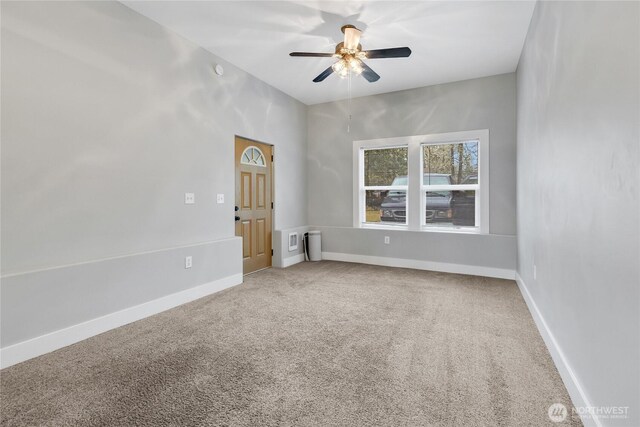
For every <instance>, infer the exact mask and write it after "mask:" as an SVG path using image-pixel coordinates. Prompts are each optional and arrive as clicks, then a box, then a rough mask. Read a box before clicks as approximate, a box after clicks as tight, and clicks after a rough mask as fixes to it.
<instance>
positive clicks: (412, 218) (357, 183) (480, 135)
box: [353, 129, 489, 234]
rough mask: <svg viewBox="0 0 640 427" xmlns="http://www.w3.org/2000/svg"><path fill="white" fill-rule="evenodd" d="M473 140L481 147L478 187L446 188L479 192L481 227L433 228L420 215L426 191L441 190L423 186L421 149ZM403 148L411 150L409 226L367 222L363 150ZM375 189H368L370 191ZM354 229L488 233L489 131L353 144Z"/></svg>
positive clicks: (477, 221) (374, 140) (408, 198)
mask: <svg viewBox="0 0 640 427" xmlns="http://www.w3.org/2000/svg"><path fill="white" fill-rule="evenodd" d="M472 140H477V141H478V145H479V147H478V184H469V185H466V184H465V185H456V186H446V190H447V191H451V190H452V189H454V188H452V187H455V190H475V191H476V224H478V226H477V227H461V228H453V227H451V228H449V227H446V228H445V227H430V226H428V225H427V224H425V223H424V214H422V215H421V214H420V213H421V212H423V213H424V211H425V208H426V207H425V203H426V201H425V199H426V198H425V197H424V194H425V193H426V191H427V190H426V188H428V189H429V191H434V189H438V187H435V186H425V185H423V179H422V176H423V155H422V146H423V145H435V144H448V143H456V142H465V141H472ZM404 146H406V147H408V162H409V164H408V165H407V169H408V174H407V224H406V225H392V224H374V223H366V222H365V220H366V206H365V194H366V193H365V186H364V150H365V149H376V148H377V149H381V148H397V147H404ZM403 187H404V186H403ZM467 187H468V188H467ZM472 187H473V188H472ZM376 188H377V187H376ZM376 188H374V187H366V189H367V190H371V189H376ZM390 188H392V187H385V189H390ZM393 188H395V187H393ZM443 189H444V187H443ZM418 194H419V195H421V197H412V195H418ZM478 202H479V203H478ZM353 226H354V227H355V228H387V229H398V228H400V229H405V230H410V231H428V232H431V231H433V232H442V233H476V234H489V130H488V129H479V130H470V131H461V132H447V133H438V134H430V135H415V136H404V137H398V138H381V139H369V140H361V141H353Z"/></svg>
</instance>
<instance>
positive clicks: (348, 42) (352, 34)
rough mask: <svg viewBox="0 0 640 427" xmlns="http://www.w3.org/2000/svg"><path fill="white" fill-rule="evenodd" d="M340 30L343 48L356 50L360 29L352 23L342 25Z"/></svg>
mask: <svg viewBox="0 0 640 427" xmlns="http://www.w3.org/2000/svg"><path fill="white" fill-rule="evenodd" d="M342 31H343V32H344V48H345V49H350V50H357V49H358V44H360V34H362V31H360V30H359V29H357V28H356V27H354V26H353V25H345V26H344V27H342Z"/></svg>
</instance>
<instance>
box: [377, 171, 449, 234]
mask: <svg viewBox="0 0 640 427" xmlns="http://www.w3.org/2000/svg"><path fill="white" fill-rule="evenodd" d="M423 179H424V184H429V185H450V184H451V175H448V174H442V173H428V174H427V173H426V174H424V177H423ZM391 185H407V177H406V175H405V176H397V177H395V179H394V180H393V182H392V183H391ZM426 202H427V203H426V212H425V216H426V221H427V223H431V222H443V221H444V222H446V221H451V216H452V212H451V191H429V192H427V196H426ZM380 221H381V222H395V223H398V222H401V223H406V222H407V196H406V193H405V191H398V190H391V191H389V193H388V194H387V196H386V197H385V198H384V199H383V200H382V204H381V205H380Z"/></svg>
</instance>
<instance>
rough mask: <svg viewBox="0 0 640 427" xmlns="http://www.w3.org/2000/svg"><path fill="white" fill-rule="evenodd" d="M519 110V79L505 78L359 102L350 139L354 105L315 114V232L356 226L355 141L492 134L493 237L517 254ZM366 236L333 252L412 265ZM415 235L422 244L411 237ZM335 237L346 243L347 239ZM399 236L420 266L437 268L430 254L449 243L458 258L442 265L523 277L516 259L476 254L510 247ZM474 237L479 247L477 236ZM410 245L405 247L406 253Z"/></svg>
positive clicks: (311, 168)
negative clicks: (372, 254)
mask: <svg viewBox="0 0 640 427" xmlns="http://www.w3.org/2000/svg"><path fill="white" fill-rule="evenodd" d="M515 105H516V82H515V74H504V75H500V76H493V77H486V78H481V79H475V80H468V81H463V82H456V83H449V84H442V85H437V86H429V87H424V88H419V89H413V90H407V91H401V92H393V93H387V94H383V95H373V96H368V97H363V98H357V99H354V100H353V101H352V103H351V114H352V122H351V129H350V132H347V116H348V102H347V101H340V102H332V103H327V104H319V105H313V106H310V107H309V110H308V117H309V120H308V132H309V137H308V145H309V147H308V174H309V176H308V185H309V197H308V203H309V224H311V225H312V226H328V227H336V230H340V228H339V227H351V226H352V224H353V218H352V216H353V211H352V203H353V160H352V157H353V141H357V140H365V139H376V138H388V137H397V136H410V135H423V134H433V133H443V132H455V131H463V130H474V129H489V137H490V153H489V163H490V170H489V181H490V194H489V198H490V203H489V205H490V211H489V220H490V221H489V222H490V225H489V226H490V233H491V234H492V235H500V236H499V237H502V236H503V235H507V236H514V237H513V238H512V239H511V243H510V245H511V246H510V247H511V252H512V253H515V232H516V204H515V201H516V195H515V190H516V183H515V177H516V143H515V137H516V121H515V116H516V111H515ZM360 232H362V234H360ZM364 233H366V230H358V231H357V233H356V235H357V237H354V239H355V240H353V241H351V240H349V239H346V238H345V239H343V238H340V241H342V242H343V243H344V244H341V243H340V241H339V242H327V243H328V244H329V243H330V244H332V248H333V249H332V251H336V252H344V253H356V254H361V255H366V254H368V253H369V252H370V251H371V250H373V248H372V247H371V245H372V244H373V245H374V246H375V252H377V253H385V254H386V255H385V256H388V257H396V258H405V257H406V253H405V252H403V251H402V250H400V249H401V248H400V247H397V248H398V250H395V249H394V248H393V247H389V246H385V245H384V243H383V239H379V241H375V242H370V241H369V239H370V236H371V234H366V235H365V234H364ZM411 233H418V235H419V236H418V237H417V238H415V237H409V236H410V234H411ZM331 235H333V236H337V237H339V236H341V235H340V233H339V232H338V233H332V234H331ZM350 235H351V234H350ZM399 235H400V236H407V237H408V240H407V241H408V242H409V241H410V242H412V244H415V246H414V247H412V248H411V249H410V251H411V253H413V254H414V255H413V258H416V259H421V260H424V261H435V259H434V257H433V256H431V255H429V253H432V252H429V251H425V250H423V249H424V248H425V247H427V246H432V245H435V244H440V243H441V242H443V241H446V242H448V243H447V244H446V245H445V246H447V247H454V250H453V252H448V253H447V254H444V259H443V257H441V256H437V258H438V261H439V262H449V263H457V264H468V265H484V266H486V267H496V268H508V269H509V268H510V269H512V270H513V269H515V258H514V257H509V258H508V259H507V260H505V259H504V258H502V256H501V254H502V252H501V251H500V250H498V251H495V252H493V258H492V259H487V257H486V256H484V255H479V254H477V253H476V245H475V243H477V242H485V243H487V244H486V245H485V246H482V245H481V247H482V249H481V250H482V252H483V253H485V254H486V253H489V254H491V253H492V251H493V249H495V248H496V247H498V246H499V247H502V245H503V244H504V241H503V240H500V242H498V241H495V242H494V241H493V240H492V236H490V237H489V238H488V239H487V238H483V239H474V240H473V241H474V244H472V245H465V244H464V236H463V239H460V238H459V237H460V236H458V235H452V234H442V233H429V232H426V233H425V232H409V231H405V232H402V233H400V234H399ZM327 237H328V236H327ZM467 237H469V240H471V239H473V236H467ZM400 239H402V237H400ZM347 240H349V241H347ZM365 241H366V242H367V243H365ZM358 242H359V243H360V245H358ZM402 242H403V241H402V240H400V241H398V242H397V243H398V244H400V245H402ZM505 261H507V262H506V265H505Z"/></svg>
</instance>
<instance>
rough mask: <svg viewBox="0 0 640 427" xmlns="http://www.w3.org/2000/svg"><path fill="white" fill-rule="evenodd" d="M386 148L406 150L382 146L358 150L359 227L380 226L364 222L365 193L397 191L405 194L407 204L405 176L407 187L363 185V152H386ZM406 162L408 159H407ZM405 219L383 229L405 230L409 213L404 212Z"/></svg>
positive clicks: (385, 225)
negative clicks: (400, 222)
mask: <svg viewBox="0 0 640 427" xmlns="http://www.w3.org/2000/svg"><path fill="white" fill-rule="evenodd" d="M388 148H407V149H408V147H407V145H406V144H405V145H384V146H380V147H378V146H373V145H372V146H368V147H363V148H362V149H361V150H359V153H358V155H359V157H360V159H359V164H360V167H361V169H359V171H360V172H359V176H360V178H359V179H360V180H361V181H362V182H361V185H359V186H358V203H359V204H360V206H363V208H362V209H359V210H358V215H359V217H358V221H359V222H360V224H361V226H363V227H364V226H367V227H368V226H371V227H380V225H378V224H375V223H367V222H365V221H366V219H367V218H366V216H367V209H366V200H365V199H366V196H367V191H376V190H380V191H387V190H388V191H392V190H398V191H404V192H405V194H406V199H405V200H406V201H407V203H409V175H407V185H365V183H364V152H365V151H367V150H386V149H388ZM407 161H408V159H407ZM406 218H407V223H405V224H384V225H383V226H384V227H388V228H398V227H400V228H406V227H407V225H408V224H409V222H408V221H409V211H408V210H407V211H406Z"/></svg>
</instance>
